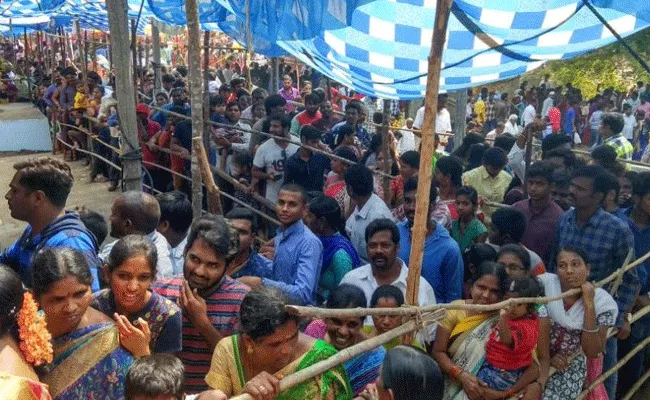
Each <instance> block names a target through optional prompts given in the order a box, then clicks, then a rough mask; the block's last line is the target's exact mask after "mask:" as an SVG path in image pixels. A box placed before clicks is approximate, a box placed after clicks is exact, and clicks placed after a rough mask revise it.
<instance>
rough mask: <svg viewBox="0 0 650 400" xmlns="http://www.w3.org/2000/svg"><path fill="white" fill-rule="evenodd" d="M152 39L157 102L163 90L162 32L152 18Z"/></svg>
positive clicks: (154, 86)
mask: <svg viewBox="0 0 650 400" xmlns="http://www.w3.org/2000/svg"><path fill="white" fill-rule="evenodd" d="M151 37H152V46H153V88H154V89H153V92H154V96H153V97H154V100H155V99H156V96H155V95H156V94H157V93H158V92H160V90H161V89H162V74H161V68H160V67H161V65H160V31H159V30H158V23H157V22H156V20H154V19H153V18H151Z"/></svg>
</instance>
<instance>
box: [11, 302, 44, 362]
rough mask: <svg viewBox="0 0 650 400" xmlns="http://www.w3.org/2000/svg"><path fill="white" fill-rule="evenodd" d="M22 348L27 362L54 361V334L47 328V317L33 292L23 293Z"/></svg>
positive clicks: (20, 327) (20, 320)
mask: <svg viewBox="0 0 650 400" xmlns="http://www.w3.org/2000/svg"><path fill="white" fill-rule="evenodd" d="M18 332H19V334H20V350H21V351H22V353H23V355H24V356H25V359H26V360H27V362H29V363H31V364H33V365H35V366H39V365H43V364H49V363H51V362H52V353H53V351H52V343H50V340H51V339H52V336H51V335H50V332H49V331H48V330H47V326H46V323H45V317H44V316H43V315H41V314H39V313H38V306H37V305H36V302H35V301H34V297H33V296H32V294H31V293H29V292H25V294H24V295H23V306H22V308H21V309H20V312H19V313H18Z"/></svg>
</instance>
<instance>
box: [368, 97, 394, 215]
mask: <svg viewBox="0 0 650 400" xmlns="http://www.w3.org/2000/svg"><path fill="white" fill-rule="evenodd" d="M383 102H384V109H383V115H382V117H383V119H382V124H381V135H382V138H381V139H382V140H381V141H382V143H381V146H382V151H381V152H382V154H383V156H384V171H383V172H384V174H386V175H390V171H391V168H392V166H393V159H392V158H391V156H390V152H389V148H390V146H391V143H390V142H391V140H390V130H389V123H390V100H384V101H383ZM368 117H369V118H370V119H371V120H372V118H373V116H372V115H369V116H368ZM382 184H383V185H382V186H383V188H384V202H385V203H386V204H388V205H389V206H390V199H391V193H390V180H389V179H386V178H384V179H382Z"/></svg>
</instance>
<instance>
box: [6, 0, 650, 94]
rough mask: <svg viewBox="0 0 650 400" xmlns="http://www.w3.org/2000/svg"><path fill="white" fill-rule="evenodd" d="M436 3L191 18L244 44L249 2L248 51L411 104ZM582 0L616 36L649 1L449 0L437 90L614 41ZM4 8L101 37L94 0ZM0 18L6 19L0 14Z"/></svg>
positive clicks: (293, 6)
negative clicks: (288, 59)
mask: <svg viewBox="0 0 650 400" xmlns="http://www.w3.org/2000/svg"><path fill="white" fill-rule="evenodd" d="M10 1H11V0H10ZM436 1H437V0H249V1H247V0H199V15H200V21H201V23H202V26H203V28H204V29H208V30H221V31H223V32H225V33H226V34H228V35H230V36H231V37H233V38H234V39H235V40H236V41H237V42H239V43H240V44H241V45H243V46H245V45H246V43H247V40H246V32H247V26H246V22H245V21H246V3H250V10H249V16H250V32H251V36H252V44H253V50H254V51H255V52H258V53H262V54H266V55H269V56H277V55H283V54H289V55H293V56H295V57H297V58H298V59H300V60H301V61H303V62H304V63H306V64H308V65H310V66H312V67H314V68H315V69H317V70H318V71H319V72H321V73H323V74H325V75H327V76H329V77H331V78H332V79H334V80H336V81H339V82H341V83H343V84H345V85H346V86H349V87H351V88H353V89H355V90H357V91H359V92H361V93H364V94H367V95H371V96H376V97H381V98H400V99H413V98H421V97H422V96H423V95H424V91H425V86H426V71H427V58H428V56H429V52H430V49H431V36H432V32H433V28H432V27H433V20H434V13H435V8H436ZM585 1H592V2H593V4H594V5H595V6H596V8H597V11H598V12H599V13H600V14H601V15H602V16H603V17H604V18H605V20H607V21H608V22H609V23H610V24H611V26H613V28H614V29H615V30H616V31H617V32H618V33H619V34H620V35H621V36H623V37H625V36H628V35H630V34H632V33H635V32H637V31H639V30H641V29H644V28H646V27H648V26H649V25H650V5H648V4H650V2H641V1H631V0H455V1H454V2H453V6H452V14H451V17H450V20H449V26H448V32H447V41H446V43H445V49H444V55H443V71H442V77H441V82H440V84H441V90H446V91H451V90H457V89H462V88H467V87H474V86H479V85H482V84H486V83H489V82H494V81H498V80H503V79H507V78H512V77H516V76H519V75H521V74H523V73H525V72H527V71H530V70H532V69H534V68H537V67H538V66H540V65H542V64H543V63H544V62H546V61H548V60H560V59H569V58H572V57H575V56H577V55H580V54H584V53H586V52H589V51H591V50H594V49H596V48H598V47H601V46H604V45H607V44H609V43H612V42H614V41H615V38H614V36H613V35H612V34H611V33H610V31H609V30H608V29H607V28H606V27H605V26H603V25H602V24H601V23H600V21H599V20H598V19H597V18H596V16H594V14H593V13H592V12H591V10H590V9H589V8H588V7H587V6H585V3H584V2H585ZM1 4H3V5H4V4H5V3H4V2H3V3H1ZM12 4H21V5H22V4H24V7H25V10H27V11H25V15H24V16H33V15H34V14H38V12H35V11H34V10H35V9H34V4H35V5H36V7H37V8H36V9H37V10H43V9H44V8H47V7H49V8H50V10H51V11H48V12H49V13H50V14H49V15H51V16H54V17H58V18H61V17H65V16H67V17H71V16H77V17H79V18H80V19H81V21H82V23H85V24H87V25H88V26H90V27H94V28H96V29H97V28H99V29H103V30H104V29H108V24H107V21H106V11H105V7H104V3H103V1H101V0H47V1H41V3H40V7H38V4H39V3H38V0H14V3H12ZM44 5H45V6H44ZM141 5H142V0H129V15H130V17H132V18H134V17H135V16H136V15H137V12H138V11H140V6H141ZM22 7H23V6H21V7H10V8H11V10H12V11H9V12H14V14H15V15H16V16H17V14H19V13H20V12H21V11H20V9H21V8H22ZM30 7H31V8H30ZM5 8H6V7H5ZM52 10H53V11H52ZM5 11H7V10H5ZM42 12H43V11H41V13H42ZM46 14H47V12H46ZM151 15H155V16H156V18H158V19H160V20H162V21H164V22H166V23H169V24H172V25H184V24H185V21H186V18H185V7H184V0H145V1H144V7H143V9H142V17H141V22H146V21H147V20H148V17H149V16H151ZM0 17H5V18H7V17H10V16H8V15H5V12H4V11H3V9H2V7H0ZM2 23H3V22H2V21H0V24H2Z"/></svg>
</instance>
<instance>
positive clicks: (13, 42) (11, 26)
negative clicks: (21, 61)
mask: <svg viewBox="0 0 650 400" xmlns="http://www.w3.org/2000/svg"><path fill="white" fill-rule="evenodd" d="M9 32H10V33H11V58H13V61H14V62H13V64H14V68H16V36H15V35H14V23H13V21H12V19H11V18H9Z"/></svg>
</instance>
